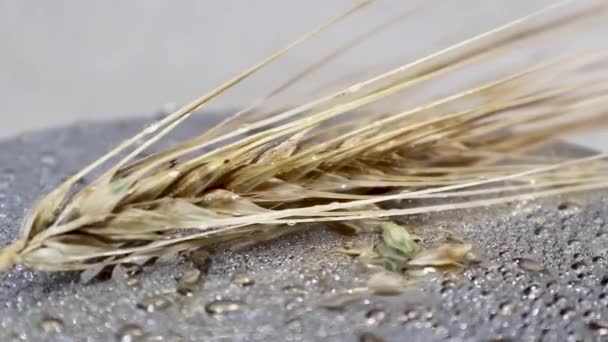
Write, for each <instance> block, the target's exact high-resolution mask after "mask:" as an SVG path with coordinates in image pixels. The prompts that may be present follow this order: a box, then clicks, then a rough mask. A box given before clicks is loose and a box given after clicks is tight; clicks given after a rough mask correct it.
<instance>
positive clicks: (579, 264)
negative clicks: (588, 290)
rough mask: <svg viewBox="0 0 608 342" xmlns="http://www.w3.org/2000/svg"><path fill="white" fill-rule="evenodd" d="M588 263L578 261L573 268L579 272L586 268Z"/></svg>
mask: <svg viewBox="0 0 608 342" xmlns="http://www.w3.org/2000/svg"><path fill="white" fill-rule="evenodd" d="M586 266H587V265H586V264H585V262H584V261H578V262H575V263H573V264H572V266H571V267H572V269H573V270H575V271H577V272H581V271H583V270H584V269H585V267H586Z"/></svg>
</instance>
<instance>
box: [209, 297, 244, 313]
mask: <svg viewBox="0 0 608 342" xmlns="http://www.w3.org/2000/svg"><path fill="white" fill-rule="evenodd" d="M247 308H248V305H247V303H245V302H243V301H240V300H216V301H213V302H211V303H209V304H207V305H205V311H207V313H208V314H210V315H225V314H229V313H234V312H241V311H244V310H246V309H247Z"/></svg>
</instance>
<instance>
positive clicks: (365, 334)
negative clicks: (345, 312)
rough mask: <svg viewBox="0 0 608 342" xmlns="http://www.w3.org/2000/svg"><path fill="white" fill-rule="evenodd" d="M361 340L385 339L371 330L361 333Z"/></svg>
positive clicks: (363, 341) (366, 341)
mask: <svg viewBox="0 0 608 342" xmlns="http://www.w3.org/2000/svg"><path fill="white" fill-rule="evenodd" d="M359 342H384V339H383V338H382V337H380V336H378V335H376V334H374V333H371V332H363V333H361V334H359Z"/></svg>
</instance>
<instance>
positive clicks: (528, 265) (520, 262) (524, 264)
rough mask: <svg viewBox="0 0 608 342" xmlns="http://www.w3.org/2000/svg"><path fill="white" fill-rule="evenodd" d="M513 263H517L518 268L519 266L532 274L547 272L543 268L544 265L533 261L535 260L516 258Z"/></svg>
mask: <svg viewBox="0 0 608 342" xmlns="http://www.w3.org/2000/svg"><path fill="white" fill-rule="evenodd" d="M513 261H515V263H516V264H517V266H519V267H520V268H522V269H524V270H526V271H530V272H542V271H544V270H545V267H544V266H543V264H542V263H540V262H538V261H536V260H533V259H529V258H515V259H513Z"/></svg>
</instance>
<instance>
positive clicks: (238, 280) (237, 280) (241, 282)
mask: <svg viewBox="0 0 608 342" xmlns="http://www.w3.org/2000/svg"><path fill="white" fill-rule="evenodd" d="M232 283H233V284H236V285H238V286H242V287H246V286H251V285H253V284H255V280H254V279H253V278H252V277H251V276H249V275H248V274H246V273H237V274H235V275H233V276H232Z"/></svg>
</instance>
